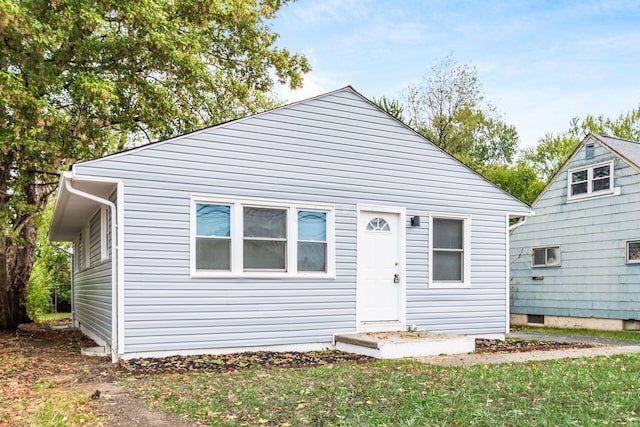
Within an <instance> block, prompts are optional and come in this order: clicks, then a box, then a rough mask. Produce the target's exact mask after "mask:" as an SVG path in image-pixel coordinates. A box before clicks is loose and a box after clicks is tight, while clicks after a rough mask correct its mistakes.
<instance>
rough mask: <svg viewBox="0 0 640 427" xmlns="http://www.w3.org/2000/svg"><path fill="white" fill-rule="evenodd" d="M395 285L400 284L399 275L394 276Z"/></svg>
mask: <svg viewBox="0 0 640 427" xmlns="http://www.w3.org/2000/svg"><path fill="white" fill-rule="evenodd" d="M393 283H400V276H399V275H397V274H395V275H394V276H393Z"/></svg>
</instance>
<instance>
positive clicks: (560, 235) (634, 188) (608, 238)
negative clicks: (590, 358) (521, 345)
mask: <svg viewBox="0 0 640 427" xmlns="http://www.w3.org/2000/svg"><path fill="white" fill-rule="evenodd" d="M612 159H615V161H614V170H615V173H614V186H615V187H619V189H620V194H619V195H612V196H605V197H600V198H593V199H586V200H581V201H574V202H569V203H567V172H566V171H567V170H569V169H573V168H576V167H583V166H588V165H590V164H594V163H598V162H603V161H609V160H612ZM534 209H535V212H536V215H535V216H534V217H531V218H529V220H528V221H527V223H526V224H524V225H523V226H521V227H520V228H518V229H517V230H516V232H515V233H513V235H512V236H511V258H512V267H511V286H512V290H511V296H512V301H511V311H512V313H518V314H539V315H553V316H575V317H597V318H604V319H639V318H640V297H639V296H640V279H639V277H640V276H639V273H640V265H638V264H626V263H625V257H626V253H625V240H628V239H640V221H639V219H638V212H640V181H639V180H638V172H637V171H636V170H635V169H633V168H632V167H631V166H629V165H628V164H627V163H625V162H624V161H622V160H621V159H619V158H617V157H615V156H614V155H613V154H612V153H611V152H610V151H609V150H607V149H606V148H605V147H602V146H601V145H599V144H596V146H595V157H594V158H593V159H592V160H588V161H587V160H585V153H584V147H583V148H582V149H581V150H580V151H579V152H578V153H577V154H576V156H575V157H574V159H573V160H572V161H571V162H570V163H569V164H567V165H566V166H565V167H564V168H563V170H562V171H561V173H560V174H559V175H558V177H557V178H556V180H555V181H554V182H553V183H552V184H551V185H550V186H549V188H548V189H547V191H546V192H545V193H544V194H543V195H542V197H541V198H540V199H539V200H538V202H537V203H536V205H535V206H534ZM553 245H559V246H560V252H561V254H560V262H561V265H560V266H559V267H532V266H531V249H532V247H536V246H553ZM532 276H542V277H543V278H544V279H543V280H533V279H532Z"/></svg>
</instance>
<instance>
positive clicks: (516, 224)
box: [509, 216, 528, 235]
mask: <svg viewBox="0 0 640 427" xmlns="http://www.w3.org/2000/svg"><path fill="white" fill-rule="evenodd" d="M527 218H528V216H523V217H521V219H522V221H518V222H516V223H515V224H513V225H511V226H509V235H511V234H512V233H513V232H514V231H516V228H518V227H520V226H521V225H523V224H524V223H525V222H527Z"/></svg>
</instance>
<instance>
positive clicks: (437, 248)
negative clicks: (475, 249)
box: [429, 214, 471, 287]
mask: <svg viewBox="0 0 640 427" xmlns="http://www.w3.org/2000/svg"><path fill="white" fill-rule="evenodd" d="M470 223H471V218H470V217H469V216H468V215H450V214H431V215H430V216H429V225H430V226H429V230H430V233H429V234H430V238H429V240H430V246H431V251H430V263H429V265H430V271H431V274H430V279H431V280H430V286H431V287H467V286H469V284H470V281H471V277H470V275H471V265H470V264H471V245H470V240H471V239H470V230H471V225H470Z"/></svg>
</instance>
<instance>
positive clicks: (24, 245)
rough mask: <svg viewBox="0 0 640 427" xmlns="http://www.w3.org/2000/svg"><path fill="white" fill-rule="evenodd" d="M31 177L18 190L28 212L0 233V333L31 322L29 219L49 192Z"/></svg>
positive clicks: (1, 177)
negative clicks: (29, 314)
mask: <svg viewBox="0 0 640 427" xmlns="http://www.w3.org/2000/svg"><path fill="white" fill-rule="evenodd" d="M4 160H5V161H4V162H1V163H0V202H1V203H2V204H4V205H6V204H8V203H9V202H10V199H11V194H12V192H11V191H9V188H10V186H9V184H8V183H9V179H10V174H9V172H7V171H8V170H9V169H10V163H8V160H7V159H4ZM9 160H10V159H9ZM34 175H35V174H32V175H31V176H30V177H29V178H31V179H25V180H24V181H23V182H22V185H21V186H20V187H21V190H22V196H23V197H24V201H25V202H26V203H27V204H28V205H29V206H30V207H31V209H29V210H28V212H26V213H24V214H23V215H22V216H18V217H17V218H15V219H14V220H12V226H13V230H12V231H6V230H2V231H4V233H0V330H15V329H16V328H17V327H18V325H19V324H20V323H27V322H30V321H31V320H30V319H29V316H28V315H27V304H26V302H27V291H28V285H29V278H30V277H31V270H32V269H33V263H34V262H35V248H36V239H37V237H38V228H37V227H36V226H35V224H34V223H33V218H34V217H35V216H36V215H37V214H39V213H40V212H42V210H43V209H44V207H45V205H46V204H47V199H48V198H49V195H50V194H51V192H52V185H50V184H42V183H41V181H40V182H39V181H38V179H36V177H35V176H34Z"/></svg>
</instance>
